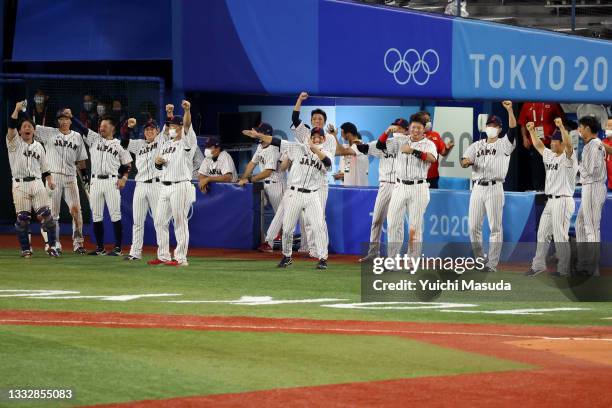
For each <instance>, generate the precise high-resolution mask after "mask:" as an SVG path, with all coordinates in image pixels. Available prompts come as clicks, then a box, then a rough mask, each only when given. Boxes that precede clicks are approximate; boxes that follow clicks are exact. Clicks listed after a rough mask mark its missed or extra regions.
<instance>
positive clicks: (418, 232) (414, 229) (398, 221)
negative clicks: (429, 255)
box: [387, 183, 429, 257]
mask: <svg viewBox="0 0 612 408" xmlns="http://www.w3.org/2000/svg"><path fill="white" fill-rule="evenodd" d="M428 204H429V184H427V183H422V184H413V185H406V184H403V183H395V185H394V186H393V193H392V194H391V201H390V202H389V212H388V215H387V231H388V234H387V235H388V242H389V251H388V254H387V256H388V257H394V256H396V255H399V254H400V252H401V249H402V246H403V244H404V215H406V210H408V218H409V222H408V225H409V229H410V235H411V236H410V237H409V240H408V254H409V256H413V257H420V256H421V250H422V247H423V226H424V220H423V217H424V215H425V210H427V205H428Z"/></svg>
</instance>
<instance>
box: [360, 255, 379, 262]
mask: <svg viewBox="0 0 612 408" xmlns="http://www.w3.org/2000/svg"><path fill="white" fill-rule="evenodd" d="M374 258H376V255H366V256H364V257H363V258H359V263H367V262H372V261H373V260H374Z"/></svg>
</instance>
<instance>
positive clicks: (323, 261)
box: [317, 259, 327, 269]
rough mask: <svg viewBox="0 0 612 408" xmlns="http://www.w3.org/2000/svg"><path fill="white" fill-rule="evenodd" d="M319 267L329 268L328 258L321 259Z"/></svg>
mask: <svg viewBox="0 0 612 408" xmlns="http://www.w3.org/2000/svg"><path fill="white" fill-rule="evenodd" d="M317 269H327V259H319V263H318V264H317Z"/></svg>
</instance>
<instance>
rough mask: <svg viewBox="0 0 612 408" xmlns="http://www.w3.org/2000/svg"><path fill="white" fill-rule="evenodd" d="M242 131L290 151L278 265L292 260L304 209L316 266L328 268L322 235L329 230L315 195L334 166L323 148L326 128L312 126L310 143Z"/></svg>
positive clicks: (283, 264)
mask: <svg viewBox="0 0 612 408" xmlns="http://www.w3.org/2000/svg"><path fill="white" fill-rule="evenodd" d="M243 133H244V134H245V135H246V136H249V137H252V138H255V139H260V140H262V141H263V142H265V143H271V144H272V145H274V146H277V147H279V148H280V151H281V154H282V153H284V152H287V156H288V157H289V159H290V160H291V161H292V165H291V171H290V173H289V181H288V185H289V190H288V191H287V195H286V198H285V211H284V216H283V259H282V260H281V262H280V263H279V264H278V266H279V267H281V268H286V267H287V266H289V265H291V264H292V262H293V261H292V259H291V255H292V246H293V230H294V229H295V226H296V225H297V222H298V219H299V216H300V214H301V213H302V211H303V212H304V218H305V220H306V222H309V223H310V225H312V227H313V232H314V243H315V245H316V250H317V254H316V255H317V257H318V259H319V263H318V264H317V269H326V268H327V240H326V239H325V237H324V236H323V235H324V233H325V232H326V230H325V229H324V228H323V221H324V217H323V209H322V207H321V199H320V197H319V196H318V195H317V194H315V193H316V192H317V190H318V188H319V187H320V186H321V178H323V177H325V175H326V173H327V169H328V168H329V167H331V158H332V154H331V153H330V152H327V151H325V150H323V149H321V146H322V145H323V141H324V140H325V131H324V130H323V129H321V128H314V129H312V131H311V134H312V136H311V143H310V145H309V146H306V145H304V144H301V143H297V142H288V141H286V140H280V139H278V138H273V137H272V136H269V135H264V134H261V133H258V132H256V131H255V130H254V129H253V130H245V131H243Z"/></svg>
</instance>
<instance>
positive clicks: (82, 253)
mask: <svg viewBox="0 0 612 408" xmlns="http://www.w3.org/2000/svg"><path fill="white" fill-rule="evenodd" d="M73 252H74V253H75V254H79V255H85V254H86V253H87V250H86V249H85V248H83V247H82V246H80V247H78V248H76V249H75V250H74V251H73Z"/></svg>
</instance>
